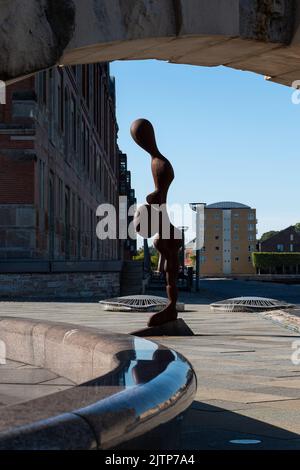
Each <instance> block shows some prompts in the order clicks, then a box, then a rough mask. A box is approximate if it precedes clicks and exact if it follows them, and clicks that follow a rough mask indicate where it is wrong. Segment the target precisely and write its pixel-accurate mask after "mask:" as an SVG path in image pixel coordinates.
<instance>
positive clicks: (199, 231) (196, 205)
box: [190, 202, 206, 292]
mask: <svg viewBox="0 0 300 470" xmlns="http://www.w3.org/2000/svg"><path fill="white" fill-rule="evenodd" d="M205 206H206V204H205V203H204V202H191V203H190V208H191V209H192V210H193V211H195V212H196V243H195V249H196V292H199V279H200V251H201V249H202V248H203V245H204V207H205Z"/></svg>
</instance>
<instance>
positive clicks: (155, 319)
mask: <svg viewBox="0 0 300 470" xmlns="http://www.w3.org/2000/svg"><path fill="white" fill-rule="evenodd" d="M130 132H131V135H132V138H133V139H134V141H135V142H136V143H137V144H138V145H139V146H140V147H142V148H143V149H144V150H145V151H146V152H148V153H149V154H150V155H151V170H152V176H153V180H154V184H155V190H154V191H153V192H152V193H151V194H149V195H148V196H147V198H146V200H147V203H148V204H144V205H143V206H141V207H139V209H138V212H137V213H136V215H135V228H136V231H137V233H139V234H140V235H141V236H142V237H144V238H150V237H152V236H153V235H155V234H156V236H155V239H154V241H153V244H154V246H155V248H156V249H157V251H158V252H159V253H160V263H159V264H160V269H163V270H164V271H165V273H166V283H167V286H166V290H167V295H168V299H169V302H168V304H167V306H166V307H165V308H164V309H163V310H161V311H160V312H157V313H155V314H154V315H152V317H151V318H150V320H149V322H148V326H158V325H162V324H164V323H167V322H170V321H174V320H176V319H177V310H176V302H177V297H178V290H177V277H178V270H179V261H178V252H179V249H180V248H181V246H182V234H181V231H180V230H178V229H177V228H176V227H174V225H173V224H172V223H171V222H170V219H169V216H168V213H167V209H166V202H167V193H168V189H169V187H170V184H171V183H172V181H173V179H174V171H173V167H172V165H171V163H170V162H169V160H167V158H165V157H164V156H163V155H162V154H161V153H160V151H159V150H158V148H157V145H156V140H155V134H154V129H153V126H152V124H151V123H150V122H149V121H148V120H147V119H137V120H136V121H134V122H133V124H132V125H131V129H130ZM143 213H144V215H145V214H146V218H147V221H148V224H147V228H146V230H145V229H143V227H142V224H141V215H143ZM154 217H156V218H157V219H158V224H157V225H156V227H155V224H153V223H152V222H153V218H154Z"/></svg>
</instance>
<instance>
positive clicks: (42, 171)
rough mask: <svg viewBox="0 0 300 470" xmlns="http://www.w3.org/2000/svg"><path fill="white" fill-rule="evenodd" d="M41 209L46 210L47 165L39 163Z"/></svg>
mask: <svg viewBox="0 0 300 470" xmlns="http://www.w3.org/2000/svg"><path fill="white" fill-rule="evenodd" d="M39 186H40V208H41V209H44V208H45V163H44V162H43V161H42V160H40V161H39Z"/></svg>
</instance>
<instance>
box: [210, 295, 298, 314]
mask: <svg viewBox="0 0 300 470" xmlns="http://www.w3.org/2000/svg"><path fill="white" fill-rule="evenodd" d="M292 307H294V305H293V304H289V303H287V302H284V301H282V300H275V299H267V298H265V297H235V298H233V299H227V300H221V301H220V302H215V303H213V304H210V308H211V309H212V310H213V311H214V312H218V311H223V312H258V311H261V312H263V311H265V310H278V309H284V308H292Z"/></svg>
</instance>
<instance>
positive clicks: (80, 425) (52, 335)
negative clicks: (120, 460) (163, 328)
mask: <svg viewBox="0 0 300 470" xmlns="http://www.w3.org/2000/svg"><path fill="white" fill-rule="evenodd" d="M0 341H2V343H3V344H5V348H6V355H7V358H8V359H10V360H13V361H22V362H23V363H28V364H32V365H34V366H37V367H42V368H45V369H47V370H50V371H53V372H55V373H56V374H58V375H60V376H63V377H66V378H68V379H70V380H71V381H72V382H74V383H75V384H76V385H75V386H73V387H70V388H68V389H67V390H63V391H61V392H57V393H54V394H51V395H48V396H43V397H40V398H37V399H33V400H28V401H24V402H21V403H18V404H16V405H12V406H6V407H3V408H2V409H1V417H2V418H1V423H0V449H92V448H101V449H107V448H112V447H115V446H118V445H120V444H122V443H124V442H125V441H128V440H131V439H133V438H136V437H138V436H141V435H144V434H145V433H147V432H148V431H150V430H152V429H154V428H156V427H157V426H159V425H161V424H163V423H166V422H168V421H170V420H172V419H173V418H175V417H176V416H177V415H178V414H180V413H182V412H183V411H184V410H185V409H186V408H187V407H188V406H189V405H190V403H191V402H192V400H193V397H194V394H195V391H196V378H195V374H194V371H193V369H192V367H191V365H190V364H189V363H188V361H187V360H186V359H185V358H184V357H183V356H181V355H180V354H178V353H177V352H175V351H172V350H170V349H168V348H165V347H163V346H160V345H157V344H156V343H153V342H152V341H148V340H145V339H141V338H136V337H134V336H130V335H119V334H112V333H108V332H101V331H100V330H97V329H93V328H84V327H78V326H75V325H74V326H72V325H69V324H64V323H54V322H44V321H43V322H39V321H35V320H30V319H18V318H1V319H0Z"/></svg>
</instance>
